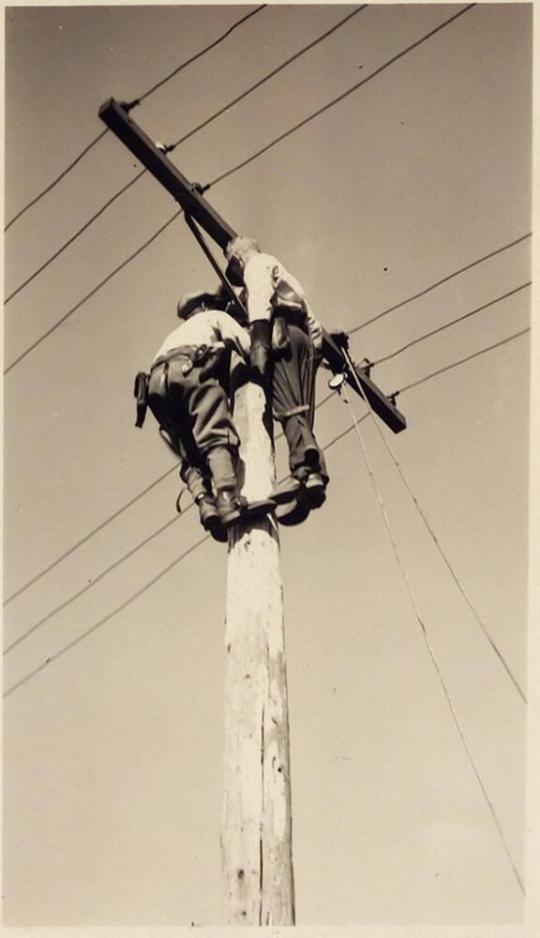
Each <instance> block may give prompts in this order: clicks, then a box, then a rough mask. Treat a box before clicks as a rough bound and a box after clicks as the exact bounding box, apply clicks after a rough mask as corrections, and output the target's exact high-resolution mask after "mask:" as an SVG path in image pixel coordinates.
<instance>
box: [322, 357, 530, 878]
mask: <svg viewBox="0 0 540 938" xmlns="http://www.w3.org/2000/svg"><path fill="white" fill-rule="evenodd" d="M344 354H345V355H346V358H347V361H348V363H349V367H351V366H352V374H353V375H355V376H356V372H355V371H354V366H353V363H352V361H351V359H350V357H349V355H348V354H347V352H346V350H344ZM355 380H357V381H358V379H357V378H356V377H355ZM358 386H359V390H360V393H361V394H362V387H361V385H360V381H358ZM340 394H341V395H342V396H343V398H344V400H345V401H346V403H347V404H348V406H349V410H350V412H351V416H352V419H353V423H354V427H355V430H356V434H357V436H358V439H359V442H360V446H361V448H362V454H363V456H364V461H365V464H366V467H367V471H368V474H369V477H370V480H371V484H372V486H373V489H374V491H375V495H376V498H377V502H378V504H379V508H380V511H381V514H382V517H383V520H384V523H385V526H386V529H387V532H388V536H389V538H390V542H391V545H392V550H393V552H394V556H395V558H396V562H397V565H398V568H399V571H400V573H401V576H402V579H403V582H404V584H405V588H406V590H407V594H408V596H409V600H410V602H411V606H412V608H413V610H414V614H415V617H416V620H417V622H418V625H419V626H420V630H421V633H422V637H423V639H424V643H425V645H426V649H427V651H428V655H429V657H430V659H431V661H432V663H433V666H434V668H435V671H436V674H437V677H438V679H439V682H440V685H441V687H442V690H443V693H444V696H445V698H446V701H447V703H448V706H449V708H450V713H451V715H452V719H453V722H454V725H455V727H456V729H457V732H458V735H459V738H460V740H461V743H462V745H463V748H464V750H465V753H466V755H467V758H468V760H469V763H470V765H471V768H472V770H473V773H474V775H475V777H476V780H477V782H478V785H479V787H480V790H481V792H482V794H483V796H484V799H485V801H486V804H487V806H488V809H489V812H490V814H491V817H492V819H493V822H494V824H495V826H496V828H497V831H498V834H499V838H500V840H501V843H502V845H503V848H504V851H505V853H506V856H507V858H508V862H509V863H510V866H511V867H512V871H513V873H514V876H515V878H516V880H517V882H518V885H519V888H520V890H521V892H522V893H523V895H525V887H524V885H523V881H522V879H521V877H520V875H519V872H518V870H517V867H516V864H515V863H514V860H513V857H512V854H511V853H510V849H509V847H508V844H507V843H506V838H505V836H504V831H503V829H502V827H501V825H500V823H499V819H498V817H497V814H496V812H495V808H494V806H493V803H492V802H491V799H490V797H489V795H488V793H487V790H486V788H485V786H484V783H483V781H482V779H481V777H480V773H479V771H478V769H477V767H476V763H475V761H474V758H473V755H472V752H471V750H470V748H469V744H468V742H467V739H466V736H465V733H464V731H463V729H462V726H461V723H460V720H459V717H458V715H457V712H456V709H455V707H454V703H453V700H452V697H451V695H450V691H449V689H448V687H447V685H446V681H445V680H444V677H443V675H442V672H441V669H440V667H439V664H438V662H437V658H436V656H435V652H434V650H433V646H432V645H431V642H430V640H429V635H428V632H427V628H426V625H425V623H424V622H423V620H422V617H421V615H420V611H419V608H418V604H417V602H416V598H415V595H414V592H413V589H412V587H411V584H410V582H409V578H408V576H407V572H406V570H405V567H404V565H403V562H402V560H401V555H400V553H399V548H398V546H397V542H396V539H395V537H394V532H393V529H392V525H391V524H390V519H389V517H388V513H387V511H386V507H385V504H384V501H383V498H382V495H381V493H380V491H379V487H378V485H377V481H376V479H375V475H374V473H373V469H372V467H371V463H370V461H369V457H368V454H367V450H366V446H365V443H364V439H363V437H362V434H361V432H360V427H359V425H358V420H357V417H356V414H355V412H354V409H353V406H352V404H351V402H350V399H349V397H348V395H347V394H346V392H345V391H344V385H342V386H341V388H340ZM362 396H364V395H363V394H362ZM364 400H366V398H364ZM366 403H367V405H368V408H369V413H370V414H371V416H372V418H373V420H375V416H374V414H373V411H372V409H371V406H370V404H369V401H367V400H366Z"/></svg>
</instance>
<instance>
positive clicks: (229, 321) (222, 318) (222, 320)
mask: <svg viewBox="0 0 540 938" xmlns="http://www.w3.org/2000/svg"><path fill="white" fill-rule="evenodd" d="M212 325H213V328H214V331H215V332H216V333H217V335H218V337H219V339H220V340H221V341H222V342H223V344H224V345H225V346H226V347H227V348H232V349H234V350H235V351H236V352H238V353H239V354H240V355H241V356H242V358H245V359H247V358H249V349H250V339H249V332H248V331H247V329H244V328H243V326H241V325H240V324H239V323H237V322H236V320H235V319H233V318H232V316H229V314H228V313H225V312H221V311H220V310H216V311H214V313H213V317H212Z"/></svg>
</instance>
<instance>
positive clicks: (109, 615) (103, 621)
mask: <svg viewBox="0 0 540 938" xmlns="http://www.w3.org/2000/svg"><path fill="white" fill-rule="evenodd" d="M209 537H210V535H209V534H206V535H205V536H204V537H202V538H201V539H200V540H199V541H196V542H195V544H192V545H191V547H188V549H187V550H185V551H183V552H182V553H181V554H180V556H179V557H176V558H175V559H174V560H173V561H172V562H171V563H169V564H167V566H166V567H165V568H164V569H163V570H161V571H160V573H158V574H156V576H154V577H152V579H151V580H149V581H148V583H145V584H144V586H142V587H141V588H140V589H139V590H137V592H136V593H133V595H132V596H130V597H128V599H126V600H125V601H124V602H123V603H120V605H119V606H116V607H115V608H114V609H112V610H111V612H108V613H107V615H106V616H103V618H102V619H100V620H99V622H96V623H95V624H94V625H92V626H91V627H90V628H89V629H86V631H85V632H82V634H81V635H78V636H77V638H75V639H73V641H71V642H69V643H68V644H67V645H64V647H63V648H61V649H60V651H57V652H55V653H54V654H53V655H50V656H49V657H48V658H47V659H46V660H45V661H43V662H42V663H41V664H40V665H38V667H37V668H34V669H33V670H32V671H30V672H29V674H26V675H25V676H24V677H23V678H21V680H20V681H17V682H16V684H13V686H12V687H10V688H9V690H7V691H6V692H5V694H4V697H8V696H9V695H10V694H12V693H13V691H15V690H17V688H19V687H22V685H23V684H26V683H27V681H29V680H30V679H31V678H33V677H35V676H36V674H39V673H40V671H43V669H44V668H46V667H47V665H49V664H52V662H53V661H57V660H58V658H61V657H62V655H65V654H66V652H68V651H70V650H71V649H72V648H74V647H75V646H76V645H78V644H79V643H80V642H82V641H83V639H85V638H88V636H89V635H92V633H93V632H96V631H97V630H98V629H100V628H101V626H103V625H105V624H106V623H107V622H110V620H111V619H112V618H114V616H116V615H118V613H119V612H122V611H123V610H124V609H126V608H127V607H128V606H130V605H131V603H132V602H134V601H135V600H136V599H138V598H139V597H140V596H142V595H143V593H146V591H147V590H149V589H150V587H151V586H153V585H154V583H157V582H158V580H161V579H162V578H163V577H164V576H165V575H166V574H167V573H169V571H170V570H172V569H173V567H175V566H176V565H177V564H178V563H180V561H181V560H185V558H186V557H189V555H190V554H192V553H193V551H195V550H197V548H198V547H200V546H201V544H204V542H205V541H207V540H208V539H209Z"/></svg>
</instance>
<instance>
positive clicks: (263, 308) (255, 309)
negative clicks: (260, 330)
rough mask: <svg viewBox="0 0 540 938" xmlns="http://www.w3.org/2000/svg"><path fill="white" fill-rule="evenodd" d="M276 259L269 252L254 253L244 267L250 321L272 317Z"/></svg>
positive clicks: (268, 319)
mask: <svg viewBox="0 0 540 938" xmlns="http://www.w3.org/2000/svg"><path fill="white" fill-rule="evenodd" d="M275 266H276V260H275V258H274V257H271V256H270V255H269V254H255V255H254V256H253V257H251V258H250V259H249V261H248V262H247V264H246V266H245V268H244V285H245V288H246V303H247V310H248V316H249V321H250V322H255V320H257V319H265V320H267V321H270V320H271V319H272V312H273V310H272V298H273V296H274V289H275V287H274V281H273V276H272V273H273V270H274V267H275Z"/></svg>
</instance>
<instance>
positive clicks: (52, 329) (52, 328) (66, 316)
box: [4, 209, 182, 375]
mask: <svg viewBox="0 0 540 938" xmlns="http://www.w3.org/2000/svg"><path fill="white" fill-rule="evenodd" d="M181 214H182V210H181V209H180V210H179V211H178V212H175V213H174V215H172V216H171V218H169V220H168V221H166V222H165V224H164V225H161V227H160V228H158V230H157V231H155V232H154V234H153V235H151V236H150V237H149V238H148V239H147V240H146V241H145V242H144V244H141V245H140V247H138V248H137V249H136V250H135V251H133V252H132V254H130V255H129V257H126V259H125V260H123V261H122V262H121V263H120V264H118V266H117V267H115V268H114V270H111V272H110V273H109V274H107V276H106V277H104V278H103V280H100V282H99V283H98V284H96V286H95V287H92V289H91V290H90V291H89V292H88V293H86V294H85V296H83V297H82V299H80V300H78V301H77V303H75V305H74V306H72V307H71V309H68V311H67V313H64V315H63V316H62V317H61V318H60V319H58V320H57V321H56V322H55V323H53V325H52V326H50V328H49V329H47V331H46V332H44V333H43V335H41V336H40V337H39V338H38V339H36V341H35V342H32V344H31V345H29V346H28V348H26V349H25V350H24V352H21V354H20V355H18V356H17V358H15V359H14V361H12V362H11V364H10V365H8V367H7V368H6V369H5V371H4V374H5V375H7V374H9V372H10V371H11V370H12V368H15V365H18V364H19V362H21V361H23V359H25V358H26V356H27V355H29V354H30V352H33V351H34V349H36V348H37V347H38V346H39V345H41V343H42V342H44V341H45V339H47V338H48V337H49V336H50V335H52V334H53V332H56V330H57V329H58V328H59V326H61V325H62V324H63V323H64V322H65V321H66V320H67V319H69V317H70V316H72V315H73V313H76V312H77V310H78V309H80V308H81V306H83V305H84V303H86V302H87V300H89V299H91V298H92V297H93V296H95V294H96V293H97V292H98V291H99V290H101V288H102V287H104V286H105V284H106V283H108V282H109V280H112V278H113V277H115V276H116V274H118V273H120V271H121V270H123V269H124V267H127V266H128V264H130V263H131V261H133V260H135V258H136V257H138V255H139V254H142V252H143V251H144V250H146V248H147V247H149V245H150V244H152V242H153V241H155V240H156V238H159V236H160V234H162V233H163V232H164V231H165V229H166V228H168V227H169V225H171V224H172V223H173V221H174V220H175V218H178V216H179V215H181Z"/></svg>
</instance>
